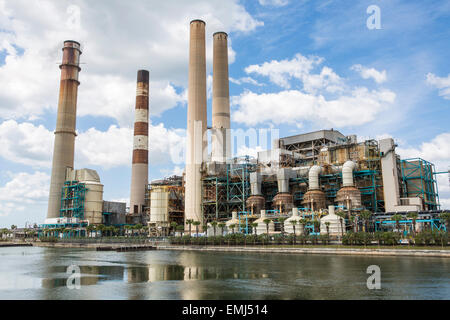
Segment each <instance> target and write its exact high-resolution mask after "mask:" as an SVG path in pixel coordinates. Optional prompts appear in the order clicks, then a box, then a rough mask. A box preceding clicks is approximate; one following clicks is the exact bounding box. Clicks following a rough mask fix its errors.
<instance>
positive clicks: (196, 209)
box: [184, 20, 208, 222]
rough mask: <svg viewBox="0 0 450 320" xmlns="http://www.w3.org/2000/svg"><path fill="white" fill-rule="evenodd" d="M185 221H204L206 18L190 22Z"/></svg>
mask: <svg viewBox="0 0 450 320" xmlns="http://www.w3.org/2000/svg"><path fill="white" fill-rule="evenodd" d="M187 118H188V121H187V149H186V188H185V215H184V217H185V222H186V220H187V219H192V220H194V221H199V222H203V215H202V208H201V196H202V184H201V179H202V176H201V167H202V163H203V162H204V161H205V160H206V156H205V153H206V152H207V147H208V145H207V139H205V138H204V137H205V134H206V130H207V122H206V121H207V120H206V49H205V22H204V21H202V20H193V21H191V24H190V45H189V88H188V115H187Z"/></svg>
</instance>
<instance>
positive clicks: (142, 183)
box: [130, 70, 150, 214]
mask: <svg viewBox="0 0 450 320" xmlns="http://www.w3.org/2000/svg"><path fill="white" fill-rule="evenodd" d="M149 78H150V74H149V72H148V71H147V70H139V71H138V75H137V89H136V109H135V121H134V141H133V163H132V168H131V193H130V213H132V214H142V213H143V211H144V210H143V209H144V206H145V188H146V186H147V184H148V96H149Z"/></svg>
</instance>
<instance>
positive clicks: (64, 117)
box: [47, 40, 81, 219]
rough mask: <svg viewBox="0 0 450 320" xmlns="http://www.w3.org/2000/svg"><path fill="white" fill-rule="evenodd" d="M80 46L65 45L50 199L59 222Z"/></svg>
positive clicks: (72, 131)
mask: <svg viewBox="0 0 450 320" xmlns="http://www.w3.org/2000/svg"><path fill="white" fill-rule="evenodd" d="M80 55H81V46H80V44H79V43H78V42H76V41H71V40H69V41H65V42H64V48H63V60H62V64H61V65H60V66H59V68H60V69H61V83H60V89H59V103H58V115H57V120H56V130H55V144H54V149H53V163H52V178H51V182H50V194H49V199H48V211H47V218H48V219H51V218H58V217H59V215H60V209H61V188H62V187H63V185H64V182H65V180H66V169H67V168H73V162H74V149H75V137H76V135H77V134H76V133H75V126H76V116H77V97H78V86H79V85H80V82H79V81H78V73H79V72H80V71H81V69H80Z"/></svg>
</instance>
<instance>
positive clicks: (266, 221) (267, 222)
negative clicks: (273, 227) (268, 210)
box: [263, 219, 272, 241]
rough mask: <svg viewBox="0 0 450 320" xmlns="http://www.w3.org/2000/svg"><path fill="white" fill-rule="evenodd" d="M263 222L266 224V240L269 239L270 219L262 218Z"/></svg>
mask: <svg viewBox="0 0 450 320" xmlns="http://www.w3.org/2000/svg"><path fill="white" fill-rule="evenodd" d="M263 222H264V223H265V224H266V230H267V241H269V224H270V222H272V220H270V219H264V220H263Z"/></svg>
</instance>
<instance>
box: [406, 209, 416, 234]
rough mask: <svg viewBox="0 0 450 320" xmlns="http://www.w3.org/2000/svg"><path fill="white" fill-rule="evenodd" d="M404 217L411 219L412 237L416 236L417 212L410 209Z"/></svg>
mask: <svg viewBox="0 0 450 320" xmlns="http://www.w3.org/2000/svg"><path fill="white" fill-rule="evenodd" d="M406 217H407V218H408V219H411V220H412V225H413V226H412V229H413V230H412V231H413V237H415V236H416V220H417V218H418V217H419V214H418V213H417V212H415V211H412V212H408V214H407V215H406Z"/></svg>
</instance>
